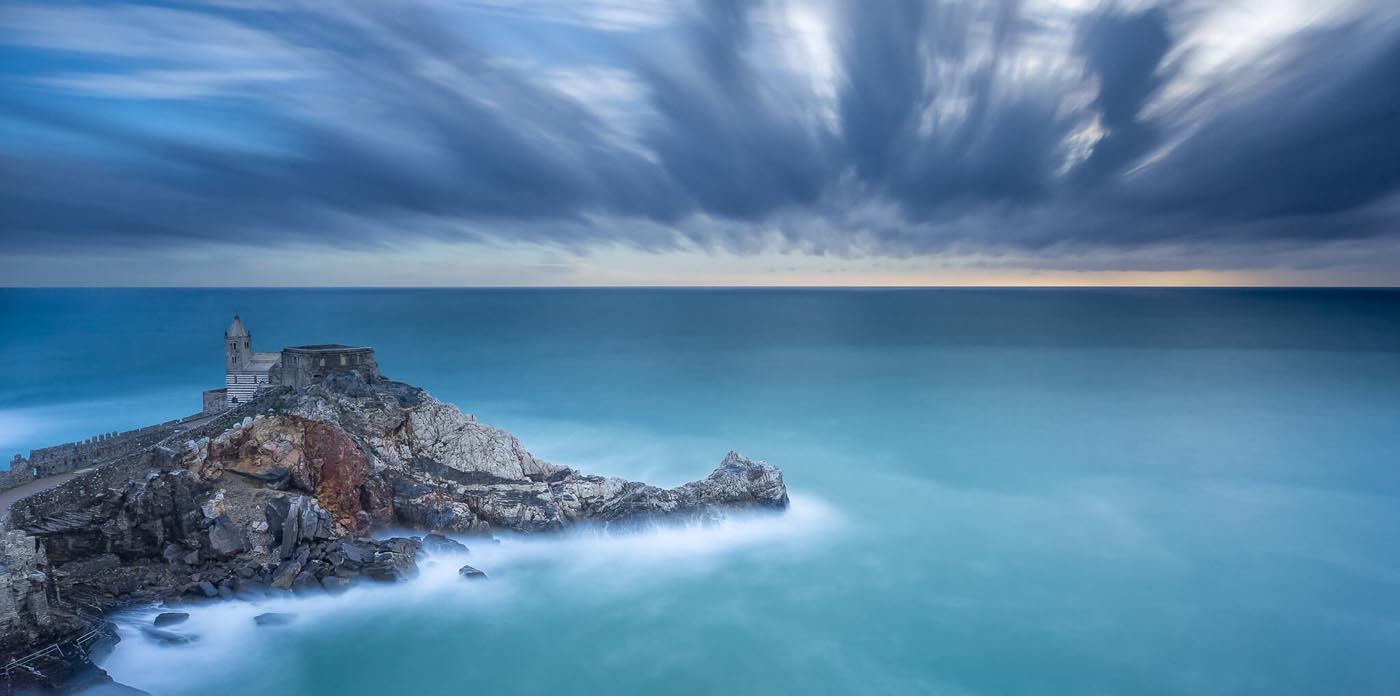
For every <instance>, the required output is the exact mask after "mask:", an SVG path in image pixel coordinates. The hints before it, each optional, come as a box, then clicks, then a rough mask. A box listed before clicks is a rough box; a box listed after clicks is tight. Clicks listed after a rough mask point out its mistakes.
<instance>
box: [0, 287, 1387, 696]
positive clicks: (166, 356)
mask: <svg viewBox="0 0 1400 696" xmlns="http://www.w3.org/2000/svg"><path fill="white" fill-rule="evenodd" d="M235 312H237V313H240V314H242V316H243V318H244V320H245V322H246V323H247V325H248V326H249V328H250V330H251V331H252V333H253V341H254V345H255V347H256V348H259V349H262V350H275V349H277V348H279V347H281V346H282V345H288V344H301V343H314V342H341V343H357V344H369V345H373V346H375V348H376V350H377V354H378V358H379V362H380V365H381V367H382V368H383V370H384V371H385V372H386V373H387V374H388V375H390V376H392V377H395V378H398V379H402V380H404V381H408V382H411V383H414V384H418V385H421V386H424V387H426V388H427V389H429V390H430V391H431V392H433V393H434V394H435V395H437V396H438V397H439V398H442V399H444V400H448V401H452V402H455V403H457V404H459V405H460V406H462V408H463V409H464V410H467V411H470V412H473V413H475V414H477V415H478V417H479V418H481V419H482V420H483V421H485V422H488V423H492V424H494V425H498V426H501V427H504V428H507V429H509V430H511V431H512V432H514V433H516V434H517V435H519V436H520V437H521V439H522V440H523V441H524V443H525V445H526V446H527V447H528V448H529V449H530V450H531V451H532V452H533V453H535V454H536V455H538V456H542V457H544V458H546V459H549V460H551V461H555V462H559V463H563V464H568V465H571V466H576V467H578V468H581V469H584V470H586V471H589V472H596V473H605V474H616V475H620V476H626V477H629V478H639V479H645V480H648V481H651V482H655V483H659V484H667V485H670V484H676V483H680V482H683V481H686V480H690V479H693V478H697V477H700V476H703V475H704V474H705V473H707V472H708V471H709V470H710V469H711V468H712V467H713V466H714V465H715V464H717V463H718V462H719V460H720V459H721V458H722V457H723V455H724V453H725V452H726V451H727V450H729V449H738V450H740V451H742V452H744V453H746V454H748V455H750V456H753V457H755V458H762V459H767V460H769V461H771V462H773V463H775V464H778V465H780V466H782V467H783V469H784V472H785V474H786V476H787V480H788V483H789V486H790V488H791V489H792V490H793V491H794V509H793V510H792V511H791V512H790V513H789V514H788V515H786V516H783V517H781V518H778V519H760V520H741V521H735V522H734V523H731V524H728V525H725V526H724V527H721V528H714V529H687V530H674V531H670V532H658V533H653V534H650V535H645V536H642V537H636V538H624V539H596V538H566V539H552V540H524V539H517V538H510V537H508V538H506V539H505V540H504V542H503V543H502V544H501V545H499V546H487V545H478V544H473V546H474V548H473V552H472V555H471V561H472V563H473V565H477V566H478V567H481V568H483V569H484V570H486V571H487V572H488V573H489V574H490V575H491V576H492V579H491V580H490V581H489V582H488V583H477V584H464V583H462V582H459V581H457V578H456V577H455V575H454V573H455V565H451V564H447V563H443V564H441V565H439V566H438V567H437V568H435V569H430V570H429V571H428V572H427V573H425V577H424V578H423V579H421V580H420V581H417V582H415V583H410V584H407V585H403V586H396V587H392V588H369V589H365V590H359V591H355V592H352V593H351V594H349V595H346V596H344V597H341V598H337V599H326V600H317V601H314V602H303V601H300V600H298V601H297V608H296V609H293V611H297V612H298V613H299V614H300V618H299V621H298V622H297V623H296V624H294V625H293V626H288V627H285V628H280V629H272V628H254V627H253V626H252V625H251V623H252V622H251V619H250V617H251V615H252V614H255V613H258V612H260V611H266V610H271V609H268V608H266V607H248V606H246V605H236V604H235V605H227V606H217V607H212V608H208V609H203V610H200V611H198V612H196V617H195V619H194V620H192V622H191V624H190V625H189V626H188V628H186V629H183V630H188V631H190V632H195V633H198V634H199V635H200V636H201V639H200V641H199V642H198V643H196V644H195V645H193V646H190V647H181V648H157V647H154V646H152V645H150V644H148V643H146V642H145V641H144V639H142V638H141V637H139V636H137V635H135V634H134V633H132V635H131V638H130V640H127V641H125V642H124V643H123V644H122V646H121V647H119V648H118V650H117V653H116V654H115V655H114V656H113V657H112V658H111V660H110V661H109V664H108V667H109V669H110V670H111V672H112V673H113V675H114V676H116V677H117V678H118V679H119V680H122V681H125V682H127V683H130V684H133V685H135V686H139V687H143V688H146V689H148V690H151V691H152V692H154V693H160V694H166V693H169V694H195V693H205V694H207V693H220V694H259V693H306V694H322V693H324V694H339V695H344V694H356V693H366V694H370V693H373V694H378V693H386V692H394V693H400V692H401V693H416V694H462V693H470V692H476V691H486V692H492V693H530V694H533V693H560V692H569V693H592V692H607V693H615V694H643V693H681V694H708V693H740V694H771V693H946V694H1025V693H1035V694H1125V693H1130V694H1237V693H1248V694H1319V693H1349V694H1390V693H1395V692H1396V690H1397V685H1400V661H1397V660H1395V659H1394V656H1395V655H1396V654H1400V555H1398V554H1397V553H1396V550H1397V543H1400V542H1397V539H1400V505H1397V495H1400V469H1398V468H1397V465H1400V457H1398V456H1397V450H1398V449H1400V447H1397V446H1398V445H1400V292H1396V291H1380V290H1375V291H1343V290H1145V289H1133V290H1088V289H1081V290H81V291H78V290H73V291H69V290H61V291H51V290H2V291H0V364H3V365H5V366H6V369H5V370H3V372H0V448H3V450H4V451H7V452H8V451H23V450H24V449H27V448H30V447H36V446H42V445H46V444H52V443H55V442H59V441H63V440H66V439H73V438H78V437H84V436H86V435H89V434H91V433H93V432H98V431H107V430H117V429H123V428H128V427H135V426H139V425H144V424H147V423H150V422H156V421H159V420H165V419H168V418H173V417H178V416H181V415H185V414H187V413H189V412H192V411H194V410H197V408H198V404H199V391H200V390H201V389H204V388H210V387H213V386H218V385H219V383H220V381H221V378H222V373H221V369H222V362H221V360H222V332H223V330H224V328H225V327H226V326H227V324H228V321H229V318H230V316H231V315H232V314H234V313H235ZM449 566H450V567H449ZM139 618H140V617H139V616H137V615H133V616H131V617H129V618H128V621H131V622H135V621H137V620H138V619H139ZM128 632H131V629H128Z"/></svg>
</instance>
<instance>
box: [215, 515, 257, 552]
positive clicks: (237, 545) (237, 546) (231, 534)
mask: <svg viewBox="0 0 1400 696" xmlns="http://www.w3.org/2000/svg"><path fill="white" fill-rule="evenodd" d="M247 548H248V542H247V541H246V540H244V538H243V530H241V529H239V528H238V525H237V524H236V523H234V521H233V520H231V519H229V516H228V515H220V516H218V517H217V518H215V519H214V526H213V527H210V528H209V550H210V551H212V552H214V554H215V555H217V556H218V557H219V558H228V557H229V556H234V555H237V554H239V553H242V552H243V551H246V550H247Z"/></svg>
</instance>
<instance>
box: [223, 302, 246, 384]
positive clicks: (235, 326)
mask: <svg viewBox="0 0 1400 696" xmlns="http://www.w3.org/2000/svg"><path fill="white" fill-rule="evenodd" d="M252 358H253V336H252V334H250V333H248V330H247V329H245V328H243V320H242V319H239V318H238V315H237V314H235V315H233V323H232V324H229V326H228V331H225V332H224V363H225V371H227V372H237V371H239V370H242V369H244V368H245V367H247V366H248V361H249V360H251V359H252Z"/></svg>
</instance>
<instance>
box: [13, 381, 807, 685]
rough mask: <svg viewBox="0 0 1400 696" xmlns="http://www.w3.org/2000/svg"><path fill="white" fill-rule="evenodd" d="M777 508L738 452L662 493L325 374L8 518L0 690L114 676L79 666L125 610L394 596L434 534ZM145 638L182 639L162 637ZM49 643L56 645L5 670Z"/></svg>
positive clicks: (432, 406)
mask: <svg viewBox="0 0 1400 696" xmlns="http://www.w3.org/2000/svg"><path fill="white" fill-rule="evenodd" d="M787 503H788V497H787V489H786V487H785V485H784V483H783V476H782V472H781V471H779V470H778V469H777V468H776V467H773V466H770V465H768V464H765V463H762V462H754V461H751V460H749V459H747V458H745V457H743V456H742V455H739V454H737V453H734V452H731V453H729V454H728V456H726V457H725V458H724V460H723V461H722V462H721V463H720V465H719V467H717V468H716V469H715V470H714V471H713V472H711V473H710V475H709V476H707V477H705V478H703V479H700V480H698V481H694V482H691V483H687V484H685V485H682V486H678V487H676V488H669V489H667V488H659V487H656V486H650V485H647V484H644V483H638V482H633V481H625V480H622V479H618V478H609V477H601V476H591V475H587V474H583V473H581V472H579V471H576V470H574V469H571V468H568V467H564V466H559V465H555V464H550V463H549V462H546V461H543V460H540V459H537V458H535V457H534V456H532V455H531V454H530V453H529V452H527V451H526V450H525V449H524V448H523V447H522V446H521V444H520V442H519V441H518V440H517V439H516V438H515V437H514V436H512V435H510V434H509V433H507V432H504V431H502V430H499V429H497V428H493V427H491V426H489V425H484V424H482V423H479V422H477V421H476V419H475V418H474V417H472V416H471V415H468V414H465V413H462V412H461V411H460V410H459V409H458V408H457V407H455V406H453V405H451V404H447V403H443V402H441V401H438V400H436V399H434V398H433V397H432V396H431V395H429V394H428V393H427V392H426V391H424V390H422V389H420V388H418V387H414V386H411V385H407V384H403V383H401V382H394V381H391V380H388V379H383V378H375V379H366V378H364V377H362V376H361V375H359V374H357V373H354V372H346V373H336V374H332V375H330V376H328V377H327V378H326V379H324V380H323V381H320V382H318V383H315V384H312V385H310V386H308V387H303V388H300V389H293V388H290V387H279V388H275V389H270V390H267V391H264V392H260V394H259V396H258V397H257V398H256V399H254V400H253V401H251V402H249V403H247V404H244V405H242V406H240V407H238V408H236V409H234V410H232V411H229V412H227V413H224V414H222V415H220V416H219V417H217V418H215V419H213V420H212V421H211V422H208V423H206V424H203V425H201V426H199V427H197V428H194V429H192V430H189V431H186V432H181V433H179V434H178V435H174V436H171V437H169V438H167V439H165V440H162V441H160V442H158V443H155V444H154V445H151V446H150V447H148V448H145V449H143V450H141V451H139V452H135V453H132V454H130V455H127V456H124V457H122V458H121V459H118V460H116V461H112V462H110V463H108V464H105V465H104V466H101V467H98V468H96V469H94V470H92V471H88V472H86V473H82V474H80V475H78V476H76V477H74V478H72V479H71V480H69V481H67V482H65V483H63V484H62V485H59V486H57V487H54V488H51V489H49V490H46V491H43V492H42V493H38V494H35V495H33V496H30V497H28V498H25V499H23V500H20V501H18V502H17V503H15V504H14V506H13V507H12V509H11V510H10V514H9V517H8V520H7V521H6V529H5V534H4V536H3V538H2V539H0V630H3V635H0V662H3V663H5V664H10V665H11V667H10V668H9V671H8V674H6V676H5V682H4V684H5V685H8V686H9V687H10V688H11V689H14V690H15V691H16V692H19V691H20V690H21V689H33V690H35V691H36V692H37V693H44V692H65V691H69V690H72V689H75V688H79V687H86V686H90V685H92V684H101V683H103V682H104V681H110V680H107V679H106V676H105V674H102V673H101V671H100V670H98V669H96V668H95V667H93V666H92V664H91V660H90V659H89V656H95V655H97V654H100V652H101V650H102V649H103V646H104V645H110V643H111V641H112V640H114V638H115V635H114V633H113V631H112V629H111V626H110V625H109V624H107V623H106V622H105V621H104V620H103V619H102V617H103V616H104V615H105V614H107V613H109V612H111V611H114V610H116V609H119V608H122V607H126V606H131V605H135V604H142V603H154V602H163V603H165V604H168V605H171V608H172V609H177V608H178V606H177V605H178V604H180V603H181V602H189V601H211V600H215V599H219V598H224V599H234V598H245V599H257V598H260V597H265V596H268V595H269V594H277V593H295V594H305V593H325V592H332V593H334V592H339V591H342V590H344V589H346V588H347V587H348V586H350V585H351V584H354V583H357V582H396V581H400V580H403V579H406V578H410V577H412V576H414V575H415V574H416V573H417V569H418V566H417V564H418V561H419V559H420V557H422V556H423V555H425V554H432V553H435V552H436V553H442V552H450V551H452V550H454V549H459V548H460V546H461V545H460V544H459V543H458V542H456V541H454V540H453V539H451V538H448V537H447V536H444V535H443V534H444V533H451V534H454V535H469V536H470V535H477V536H480V537H482V538H483V539H485V538H489V536H490V535H491V534H492V533H493V532H496V531H500V530H509V531H513V532H520V533H547V532H556V531H560V530H564V529H566V528H569V527H571V526H573V525H579V524H593V525H600V526H604V527H607V528H614V529H616V528H635V527H637V526H639V525H650V524H656V523H660V522H665V523H671V522H677V521H683V522H707V521H714V520H718V519H721V518H723V517H724V516H725V514H726V513H727V512H728V511H731V510H735V509H744V508H748V509H756V510H780V509H782V508H785V507H786V506H787ZM386 530H393V531H394V532H395V533H396V534H397V536H388V535H386V533H385V531H386ZM405 530H407V532H405ZM386 536H387V537H388V538H385V537H386ZM468 541H470V540H468ZM483 571H486V572H489V568H486V569H481V570H478V569H476V568H471V567H469V566H468V567H463V568H462V571H461V574H462V577H463V578H464V581H467V580H475V579H479V578H482V577H484V575H485V573H483ZM169 614H170V615H169V616H166V618H165V619H162V621H165V622H174V621H178V616H176V615H177V614H178V612H176V611H172V612H169ZM273 618H275V617H273ZM273 618H269V619H268V621H273ZM149 637H150V638H151V639H153V640H165V639H168V640H178V639H179V637H178V634H175V633H172V632H170V631H168V630H166V629H164V628H161V627H159V626H152V627H151V628H150V632H149ZM49 645H58V646H60V648H62V646H65V645H66V646H68V649H67V650H62V654H61V655H60V654H52V655H46V656H45V655H41V656H39V657H38V658H35V659H32V660H30V661H29V662H27V663H25V664H23V665H14V664H13V663H12V660H14V659H16V658H20V657H22V656H26V655H30V654H32V653H33V652H34V651H36V650H43V649H44V648H45V647H46V646H49ZM74 648H76V649H74ZM108 688H113V689H115V688H118V685H109V686H108Z"/></svg>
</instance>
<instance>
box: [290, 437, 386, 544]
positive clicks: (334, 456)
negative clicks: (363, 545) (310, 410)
mask: <svg viewBox="0 0 1400 696" xmlns="http://www.w3.org/2000/svg"><path fill="white" fill-rule="evenodd" d="M304 433H305V435H304V446H305V448H306V458H307V460H308V463H309V465H310V466H308V467H307V468H308V469H309V473H311V475H312V477H313V478H314V481H310V482H308V483H309V484H310V485H309V486H308V487H307V488H308V490H310V491H311V492H312V493H313V494H314V495H315V496H316V499H317V500H319V501H320V502H321V507H324V508H325V509H326V510H327V511H328V512H330V513H331V514H332V515H333V516H335V519H336V521H337V522H340V523H341V524H344V525H345V526H347V527H350V528H352V529H356V530H357V531H366V530H367V529H368V527H369V525H370V524H371V523H372V522H374V521H376V520H378V521H389V520H390V519H391V518H392V514H391V513H390V511H389V510H387V509H377V508H375V507H373V501H374V500H375V499H376V498H378V496H375V495H372V494H371V493H373V491H370V492H369V493H367V491H366V484H369V483H370V471H369V458H368V457H367V456H365V453H364V451H363V450H361V449H360V446H359V445H357V444H355V441H354V440H352V439H351V438H350V436H349V435H348V434H346V432H345V431H344V430H341V429H340V428H339V427H336V426H334V425H330V424H327V423H319V422H314V421H308V422H306V423H305V430H304ZM366 503H369V504H370V505H369V506H370V509H366V507H367V506H366Z"/></svg>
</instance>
